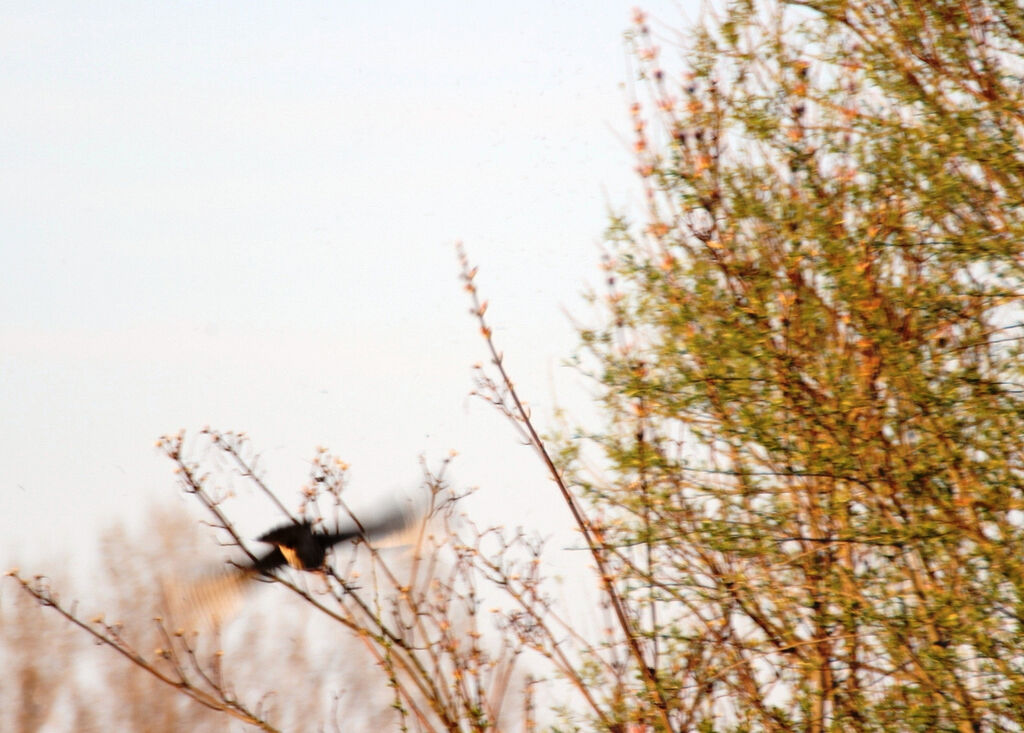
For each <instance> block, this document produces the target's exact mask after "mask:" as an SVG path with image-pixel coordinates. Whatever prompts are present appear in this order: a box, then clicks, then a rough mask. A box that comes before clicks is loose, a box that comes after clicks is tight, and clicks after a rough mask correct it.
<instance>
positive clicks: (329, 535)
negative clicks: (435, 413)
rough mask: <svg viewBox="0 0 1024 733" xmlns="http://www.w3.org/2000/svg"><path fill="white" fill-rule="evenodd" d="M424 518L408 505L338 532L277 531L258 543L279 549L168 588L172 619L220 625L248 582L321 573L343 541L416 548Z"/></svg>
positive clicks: (306, 525)
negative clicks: (283, 572)
mask: <svg viewBox="0 0 1024 733" xmlns="http://www.w3.org/2000/svg"><path fill="white" fill-rule="evenodd" d="M425 519H426V516H425V512H424V507H422V506H419V507H418V506H416V505H415V504H414V503H413V502H404V503H400V504H398V503H396V504H395V505H394V506H392V507H391V508H390V509H388V510H386V511H384V512H381V513H378V514H377V515H375V516H373V517H371V518H369V519H367V520H365V521H363V520H360V521H355V520H350V525H351V526H349V527H347V528H344V529H342V528H340V527H339V528H338V529H337V530H336V531H333V532H329V531H325V530H322V529H318V528H315V527H314V526H313V524H311V523H310V522H308V521H302V522H299V521H294V522H291V523H288V524H283V525H281V526H279V527H275V528H274V529H272V530H270V531H269V532H265V533H264V534H262V535H260V536H259V538H258V541H259V542H264V543H266V544H269V545H273V546H274V549H273V550H271V551H270V552H268V553H266V554H264V555H262V556H259V557H257V558H256V559H255V560H250V561H249V562H248V563H245V564H236V565H235V566H234V567H233V568H231V569H230V570H228V571H222V572H218V573H216V574H214V575H211V576H207V577H206V578H201V579H199V580H196V581H192V582H184V583H182V582H178V581H170V582H166V583H164V588H163V592H164V600H165V605H166V607H167V610H168V614H169V617H170V619H171V620H172V622H173V623H176V624H184V625H185V626H188V627H192V628H196V627H197V626H198V625H202V626H206V625H217V624H219V623H220V622H221V621H223V620H224V619H225V618H226V617H228V616H229V615H230V614H231V612H232V611H233V610H234V607H235V605H236V604H237V602H238V600H239V599H240V598H241V595H242V593H243V591H244V590H245V587H246V586H247V585H249V581H251V580H258V579H260V578H261V577H264V578H272V577H273V576H274V572H275V571H276V570H277V569H279V568H280V567H282V566H284V565H286V564H287V565H289V566H291V567H293V568H295V569H297V570H308V571H316V570H322V569H323V568H324V567H325V563H326V560H327V552H328V550H330V549H331V548H332V547H334V546H335V545H338V544H341V543H344V542H353V543H354V542H356V541H358V540H362V541H365V542H367V543H368V544H370V545H372V546H373V547H375V548H385V547H395V546H399V545H407V544H412V543H413V542H415V541H416V535H417V534H418V533H419V531H420V530H421V529H422V527H423V525H424V522H425Z"/></svg>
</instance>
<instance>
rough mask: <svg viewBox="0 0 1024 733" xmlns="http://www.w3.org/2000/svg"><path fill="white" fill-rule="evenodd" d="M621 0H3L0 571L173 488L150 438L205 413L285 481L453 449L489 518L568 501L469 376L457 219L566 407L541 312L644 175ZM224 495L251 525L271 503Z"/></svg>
mask: <svg viewBox="0 0 1024 733" xmlns="http://www.w3.org/2000/svg"><path fill="white" fill-rule="evenodd" d="M633 4H635V3H634V2H619V1H618V0H615V1H608V2H517V3H482V2H468V1H466V2H432V3H420V2H387V3H371V2H362V1H360V2H357V1H355V0H351V1H349V2H323V3H315V2H290V3H287V4H280V3H250V2H245V3H240V2H225V3H135V2H122V3H114V2H101V3H86V4H83V3H72V2H52V3H47V4H36V3H5V4H4V5H3V7H2V9H0V171H2V172H0V272H2V273H3V275H2V283H3V287H2V288H0V400H2V406H3V411H2V415H3V420H2V423H0V565H2V566H3V567H0V570H6V569H7V568H8V567H11V566H13V565H15V564H21V565H22V570H23V571H24V572H28V573H31V572H33V571H35V570H37V568H38V569H43V570H46V569H48V566H47V565H46V563H45V562H44V561H45V559H46V558H51V557H57V556H59V555H64V554H65V553H67V552H71V551H76V550H82V549H83V548H89V547H90V546H91V543H92V542H93V538H94V537H95V536H96V535H97V534H98V532H99V531H100V529H101V528H102V527H103V526H105V525H107V524H109V523H110V522H111V521H114V520H117V519H121V520H123V521H125V522H128V523H132V522H137V521H138V520H139V518H140V517H141V516H142V512H144V511H148V510H152V509H153V508H154V507H156V506H163V507H166V506H168V505H170V506H172V507H174V506H181V505H183V504H185V502H186V500H185V499H180V500H179V499H176V498H175V497H176V496H177V495H179V494H180V492H179V490H178V489H177V487H176V482H175V478H174V476H173V475H172V473H171V468H172V466H171V464H170V463H169V462H168V461H167V460H166V459H164V458H163V457H162V456H160V455H159V454H158V452H157V451H156V450H155V449H154V447H153V442H154V439H155V438H156V437H157V436H159V435H161V434H163V433H168V432H174V431H177V430H178V429H179V428H186V429H188V430H189V431H193V432H194V431H195V430H197V429H199V428H201V427H202V426H204V425H210V426H213V427H216V428H220V429H224V430H229V429H230V430H244V431H246V432H247V433H248V434H249V435H250V436H251V437H252V439H253V444H254V446H255V447H256V448H257V449H259V450H260V451H261V452H262V453H263V455H264V457H265V459H266V466H267V468H268V471H269V473H268V480H269V483H270V484H271V485H272V486H273V487H275V488H276V489H277V490H278V492H279V494H280V495H281V496H282V498H283V499H285V501H286V502H287V503H289V504H290V505H291V506H295V505H296V504H297V497H296V494H295V493H294V489H296V488H297V487H298V486H299V485H301V483H302V482H303V481H304V480H305V478H306V476H307V472H308V465H309V464H308V461H309V459H310V458H311V457H312V456H313V452H314V448H315V446H317V445H325V446H328V447H329V448H331V449H332V450H333V451H334V452H335V453H336V454H338V455H340V456H341V457H342V458H344V459H345V460H346V461H348V462H349V463H350V464H351V465H352V470H351V473H350V478H351V484H352V487H353V490H354V491H359V492H371V493H372V491H374V490H377V489H379V488H389V489H390V488H397V487H402V486H409V485H415V484H416V483H417V482H418V481H419V469H418V457H419V456H420V455H421V454H424V455H426V457H427V459H428V460H429V461H430V462H431V463H432V464H436V463H437V462H438V461H440V460H441V459H442V458H443V457H444V456H445V455H446V454H447V453H448V451H449V450H450V449H453V448H454V449H456V450H458V452H459V457H458V458H457V459H456V461H455V463H454V465H453V472H452V477H453V478H454V479H455V482H456V484H457V485H459V486H467V485H477V486H479V487H480V493H479V495H478V497H477V500H476V502H475V503H474V504H473V505H472V508H473V511H475V512H479V517H478V518H479V519H480V520H481V521H482V522H483V523H485V524H486V523H492V522H498V521H501V522H504V523H506V524H508V525H509V526H515V525H524V526H527V527H531V528H537V529H539V530H540V531H542V532H552V531H554V530H555V529H557V528H559V527H566V526H568V524H569V520H568V516H567V513H566V511H565V509H564V507H561V506H560V505H559V504H558V502H557V501H555V500H554V499H553V498H552V497H554V492H555V489H554V487H553V485H552V484H551V483H550V482H549V481H548V480H547V479H546V477H545V475H544V473H543V471H542V470H541V467H540V464H539V463H538V462H537V461H535V460H534V459H533V456H532V454H531V453H530V452H529V450H528V449H526V448H524V447H521V446H519V445H517V443H516V438H515V435H514V433H513V432H512V430H511V428H509V427H507V426H506V425H505V424H504V423H503V421H502V419H501V418H500V417H499V416H498V415H497V414H496V413H494V412H493V411H491V410H489V409H488V408H487V407H486V406H485V405H484V404H483V403H481V402H479V401H474V400H471V399H469V398H467V393H468V392H469V390H470V389H471V369H470V367H471V365H472V364H473V363H474V362H477V361H484V360H486V352H485V346H484V343H483V342H482V340H481V339H480V337H479V336H478V334H477V329H476V324H475V322H474V321H473V319H472V318H471V317H470V316H469V314H468V312H467V309H468V307H469V301H468V299H467V297H466V294H465V293H464V292H463V291H462V289H461V286H460V283H459V282H458V279H457V265H456V260H455V255H454V252H453V242H454V241H456V240H463V241H464V242H465V244H466V246H467V248H468V251H469V253H470V257H471V259H472V260H473V261H474V262H475V263H476V264H478V265H479V266H480V275H479V280H478V282H479V285H480V287H481V290H482V294H483V297H485V298H487V299H488V300H489V301H490V304H491V309H490V311H489V313H488V316H489V317H490V319H491V322H492V325H493V326H494V327H495V333H496V338H497V340H498V342H499V345H500V347H501V348H503V349H504V351H505V353H506V355H507V360H508V366H509V368H510V369H511V371H512V373H513V376H514V378H515V379H516V380H517V383H518V385H519V386H520V387H521V388H522V391H523V393H524V395H525V396H526V397H527V398H528V399H529V400H530V401H531V403H532V404H533V405H534V406H535V408H536V410H537V412H538V413H539V414H541V415H545V414H547V413H548V412H549V410H550V408H551V406H552V405H553V404H554V403H555V401H556V400H557V401H559V402H560V403H563V404H565V405H566V406H568V407H570V408H572V409H576V407H575V406H578V408H579V410H581V411H584V412H585V411H587V410H588V409H589V407H588V403H587V399H586V397H585V394H584V393H582V392H581V390H580V388H579V387H578V386H575V387H574V386H573V385H574V384H577V385H578V384H580V383H581V380H580V379H579V378H578V377H577V376H576V375H575V373H574V372H572V371H571V370H568V369H566V368H565V367H562V366H561V361H562V360H563V359H564V358H566V357H568V356H569V355H570V354H571V353H572V351H573V349H574V348H575V345H576V338H575V336H574V333H573V330H572V328H571V326H570V325H569V323H568V320H567V318H566V316H565V315H564V314H563V309H565V310H568V311H570V312H573V313H579V314H583V315H586V314H587V313H588V312H589V311H588V310H587V306H585V305H584V304H583V302H582V300H581V298H580V297H579V294H580V293H581V291H583V290H584V289H585V286H586V283H587V282H588V281H589V282H591V283H596V282H599V277H600V276H599V272H598V269H597V264H598V259H599V246H598V244H599V242H600V240H601V233H602V231H603V229H604V227H605V225H606V223H607V218H606V214H607V211H608V207H609V206H611V207H612V208H615V209H617V210H622V209H625V208H628V207H631V206H635V205H636V204H637V201H638V198H639V186H638V184H637V182H636V179H635V177H634V175H633V173H632V168H633V160H632V155H631V153H630V151H629V149H628V143H627V142H625V141H628V140H629V138H630V133H629V120H628V115H627V105H628V101H629V100H628V94H627V92H626V91H625V90H624V88H623V86H622V84H623V83H624V82H627V81H628V80H629V75H630V68H631V66H630V63H629V62H628V61H627V56H626V53H625V50H624V44H623V40H622V34H623V31H624V30H625V29H626V28H627V26H628V23H629V19H630V8H631V6H632V5H633ZM644 7H645V8H646V9H647V10H649V11H651V13H652V14H653V16H654V17H655V19H656V23H657V22H659V21H661V22H665V23H668V24H670V25H671V26H672V27H677V28H678V27H679V26H680V25H681V24H682V23H684V22H685V20H684V19H683V16H682V15H681V12H680V10H679V8H678V7H677V3H676V2H671V1H670V0H662V1H661V2H648V3H645V4H644ZM688 7H689V8H692V7H693V4H692V3H691V4H689V5H688ZM695 15H696V14H695V13H694V12H693V11H692V9H691V10H690V12H688V13H687V17H689V18H691V19H692V18H694V17H695ZM541 426H542V427H545V425H544V424H543V422H542V425H541ZM237 501H238V503H237V504H236V505H235V506H236V510H237V511H238V512H239V513H240V516H242V517H243V522H244V521H247V520H245V519H244V517H247V516H251V522H252V526H248V525H245V526H243V527H242V529H243V531H245V532H248V533H249V536H252V535H254V534H258V533H259V532H260V531H261V530H262V529H264V528H265V526H262V525H263V523H264V522H266V521H271V522H273V521H275V519H274V514H273V509H272V507H270V506H268V505H267V503H266V501H265V500H263V499H262V498H261V497H259V496H257V495H255V494H250V495H245V496H242V497H240V498H239V499H238V500H237ZM211 557H217V553H216V550H215V549H211Z"/></svg>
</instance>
